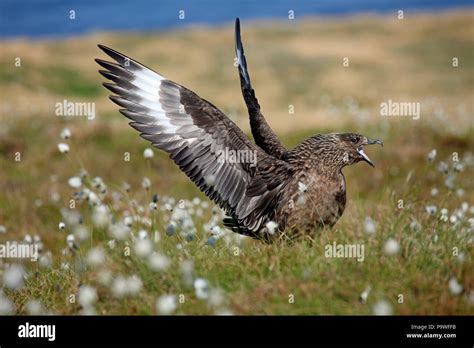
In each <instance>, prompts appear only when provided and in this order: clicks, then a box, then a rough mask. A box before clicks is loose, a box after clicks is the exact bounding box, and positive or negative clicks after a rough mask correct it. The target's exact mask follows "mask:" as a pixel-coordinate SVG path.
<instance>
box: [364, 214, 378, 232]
mask: <svg viewBox="0 0 474 348" xmlns="http://www.w3.org/2000/svg"><path fill="white" fill-rule="evenodd" d="M364 232H365V233H366V234H375V232H377V225H376V224H375V221H374V220H373V219H372V218H371V217H370V216H367V217H366V218H365V220H364Z"/></svg>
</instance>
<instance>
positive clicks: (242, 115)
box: [0, 11, 474, 314]
mask: <svg viewBox="0 0 474 348" xmlns="http://www.w3.org/2000/svg"><path fill="white" fill-rule="evenodd" d="M472 15H473V13H472V11H468V12H464V13H457V12H452V13H444V14H436V15H422V14H419V15H416V16H412V15H410V16H407V18H406V19H405V20H402V21H400V20H397V19H396V18H391V17H369V16H364V17H351V18H343V19H335V20H322V19H318V18H314V19H312V18H308V19H305V20H304V21H302V22H280V23H265V22H259V23H243V40H244V45H245V49H246V55H247V59H248V61H249V68H250V74H251V77H252V83H253V85H254V87H255V89H256V93H257V96H258V98H259V101H260V103H261V105H262V108H263V111H264V114H265V115H266V116H267V118H268V121H269V123H270V124H271V125H272V127H274V128H275V130H276V131H277V133H278V134H279V135H281V136H282V139H283V141H284V143H285V144H286V145H288V146H290V147H291V146H294V145H296V144H298V143H299V142H300V141H301V140H303V139H304V138H305V137H308V136H310V135H312V134H315V133H317V132H334V131H341V132H342V131H354V132H359V133H362V134H364V135H367V136H369V137H374V138H380V139H383V140H384V144H385V146H384V148H383V149H379V148H370V149H368V151H367V152H368V153H369V155H370V157H371V158H372V159H373V160H374V162H375V163H376V167H375V168H371V167H369V166H367V165H366V164H363V163H360V164H358V165H356V166H353V167H349V168H346V169H345V171H344V173H345V175H346V180H347V190H348V206H347V208H346V211H345V213H344V215H343V217H342V218H341V219H340V221H339V222H338V223H337V224H336V226H335V227H334V228H333V229H332V230H327V231H321V232H320V233H319V234H318V235H317V237H316V238H315V239H314V240H309V239H308V240H303V241H298V242H296V243H294V244H292V245H288V244H280V243H277V244H273V245H265V244H263V243H260V242H257V241H253V240H248V239H242V238H240V237H238V236H234V235H232V234H230V233H225V232H223V231H222V229H221V228H220V227H221V224H220V218H221V216H222V214H221V212H220V211H218V210H217V209H214V207H213V205H212V203H210V202H209V201H208V200H207V199H206V198H205V197H204V196H203V195H202V194H201V193H200V192H199V191H198V189H197V188H195V187H194V185H192V184H191V183H190V181H189V180H188V179H187V178H186V177H185V175H184V174H182V173H181V172H180V171H179V170H178V168H176V167H175V166H174V165H173V164H172V162H171V161H170V160H169V159H167V157H166V156H165V155H164V154H163V153H161V152H159V151H155V156H154V157H153V158H152V159H145V158H144V156H143V151H144V149H145V148H146V147H148V143H147V142H146V141H144V140H143V139H140V138H139V137H138V136H137V134H136V133H135V132H134V131H132V130H131V129H130V127H128V126H127V124H126V123H127V122H126V120H124V119H123V117H122V116H121V115H120V114H119V113H118V112H117V109H116V107H115V106H114V105H113V104H112V103H111V102H110V101H109V100H108V98H107V95H108V93H107V91H105V89H104V88H102V86H101V83H102V82H103V79H102V78H101V76H100V75H99V74H98V73H97V70H98V66H97V65H96V64H95V63H94V61H93V59H94V58H96V57H102V58H103V56H102V54H101V52H99V50H98V49H97V47H96V44H97V43H103V44H105V45H108V46H110V47H113V48H115V49H117V50H119V51H122V52H124V53H126V54H129V55H130V56H132V57H134V58H135V59H137V60H139V61H142V62H143V63H145V64H146V65H148V66H150V67H152V68H153V69H155V70H157V71H159V72H160V73H162V74H164V75H165V76H167V77H169V78H170V79H173V80H175V81H177V82H179V83H181V84H183V85H185V86H187V87H189V88H191V89H193V90H194V91H196V92H197V93H198V94H200V95H201V96H202V97H204V98H206V99H208V100H210V101H212V103H214V104H215V105H217V106H219V107H220V108H221V109H222V110H223V111H224V112H226V113H227V114H228V115H229V116H230V117H231V118H233V119H234V120H235V121H236V122H237V123H238V124H239V125H241V126H242V128H243V129H245V130H248V120H247V116H246V111H245V106H244V104H243V102H242V100H241V96H240V91H239V82H238V76H237V72H236V71H235V67H234V66H233V42H232V40H233V33H232V29H231V28H230V26H228V27H223V28H203V27H198V28H193V30H187V31H184V30H182V31H175V32H169V33H148V34H143V33H140V34H138V33H137V34H96V35H91V36H86V37H79V38H73V39H68V40H64V41H27V40H18V41H4V42H1V44H0V90H1V95H2V98H1V101H0V168H1V170H0V187H1V188H2V192H1V194H0V226H3V228H1V227H0V232H2V233H0V244H1V243H6V242H7V241H13V240H24V239H25V238H26V239H27V240H28V239H29V237H28V236H31V238H33V237H34V236H38V238H39V239H40V240H41V244H42V245H43V252H42V254H41V255H42V256H41V257H40V260H39V261H38V262H36V263H32V262H29V261H25V262H23V263H22V267H21V268H14V269H12V268H11V267H10V262H14V263H16V261H15V260H11V259H10V260H6V259H0V272H1V276H0V282H1V283H2V284H3V286H4V289H3V295H0V311H2V313H21V314H24V313H36V312H37V311H38V310H39V311H41V312H52V313H60V314H62V313H64V314H79V313H81V314H89V313H97V314H154V313H167V310H168V311H169V312H170V313H178V314H213V313H221V314H224V313H234V314H371V313H393V314H472V313H473V312H474V311H473V306H474V274H473V272H472V269H473V266H474V264H473V250H472V242H473V231H474V220H473V219H474V196H473V189H474V182H473V180H472V178H473V174H474V173H473V170H474V153H473V152H474V151H473V150H474V137H473V135H474V134H473V128H472V126H473V123H472V119H473V112H474V109H473V106H474V104H473V98H472V94H473V82H474V81H473V79H474V59H473V58H474V57H473V52H474V44H473V40H472V37H473V34H474V23H473V21H472ZM344 57H348V58H349V66H348V67H344V66H343V59H344ZM453 57H457V58H458V60H459V66H458V67H453V65H452V59H453ZM16 58H20V60H21V65H20V66H19V67H16V66H15V59H16ZM64 99H67V100H69V101H77V102H92V103H95V106H96V111H97V115H96V117H95V119H94V120H87V118H86V117H79V116H78V117H60V116H56V115H55V105H56V103H57V102H62V101H63V100H64ZM388 99H392V100H394V101H413V102H419V103H420V104H421V117H420V119H419V120H414V119H413V118H411V117H389V118H388V117H382V116H380V109H379V105H380V103H381V102H383V101H386V100H388ZM290 105H292V106H293V107H294V110H295V112H294V113H289V112H288V110H289V106H290ZM65 127H67V128H68V129H70V130H71V133H72V137H71V138H70V139H67V140H63V139H61V137H60V133H61V130H62V129H64V128H65ZM58 143H67V144H68V145H69V146H70V152H69V153H67V154H62V153H60V152H59V151H58V146H57V145H58ZM433 149H436V150H437V156H436V158H435V159H434V160H433V161H431V162H430V161H428V159H427V158H428V154H429V153H430V152H431V151H432V150H433ZM128 155H129V156H130V158H129V160H127V159H128ZM456 159H459V160H458V161H456ZM441 163H444V165H443V164H441ZM81 171H87V173H88V174H87V175H82V174H83V173H81ZM81 175H82V179H81V185H82V186H81V187H80V188H77V187H76V188H74V187H71V186H70V185H69V184H68V180H69V179H70V178H71V177H75V176H81ZM96 177H100V178H101V179H102V182H103V183H104V184H103V185H105V186H106V188H107V189H106V191H104V192H101V191H103V189H104V186H103V185H102V184H100V182H101V181H100V180H98V179H94V178H96ZM144 177H147V178H149V179H150V181H151V187H150V188H149V189H146V188H144V187H143V180H144ZM76 181H77V179H76ZM124 182H125V183H128V184H129V185H130V189H129V190H126V188H127V186H126V185H124ZM145 184H146V182H145ZM145 186H146V185H145ZM84 188H87V189H88V190H89V192H95V193H96V195H92V197H93V198H94V197H97V199H98V200H99V201H100V203H101V204H99V205H98V203H97V202H94V199H92V201H91V200H90V199H89V200H82V199H81V198H82V197H83V196H81V193H80V192H82V195H85V193H84V192H87V191H84ZM78 193H79V194H78ZM155 194H158V195H159V196H160V197H159V199H158V200H157V202H156V203H157V205H156V210H155V209H154V207H153V205H150V204H151V203H152V202H153V196H154V195H155ZM71 199H75V201H74V203H75V207H74V208H73V209H70V204H71V202H70V200H71ZM180 200H182V201H181V203H180ZM400 200H402V203H400ZM102 203H103V204H102ZM431 206H435V207H436V211H435V212H433V213H432V214H430V213H429V211H431V210H432V208H430V207H431ZM171 208H172V211H170V209H171ZM442 209H447V212H444V211H443V212H442ZM79 216H80V219H79ZM127 217H131V218H132V221H133V222H132V223H131V226H130V228H129V229H128V230H127V229H123V228H122V229H117V226H118V225H120V223H121V222H123V221H124V220H125V221H126V222H128V220H129V218H127ZM446 220H447V221H446ZM170 221H181V223H182V224H185V225H186V224H187V225H186V226H187V227H186V226H179V224H178V227H177V231H176V233H175V234H173V235H169V234H172V233H171V232H173V231H172V230H173V228H171V227H169V225H170ZM60 222H64V223H65V228H64V229H62V230H61V229H59V228H58V226H59V223H60ZM215 226H217V227H215ZM219 226H220V227H219ZM211 229H212V231H211ZM4 230H5V231H4ZM124 231H125V232H124ZM143 231H145V232H146V235H147V238H148V239H147V240H149V241H150V242H146V241H143V240H141V238H142V237H144V236H145V232H143ZM167 232H168V233H167ZM191 232H192V233H191ZM216 232H219V233H222V236H220V234H219V236H220V237H217V238H214V237H211V236H212V235H213V233H216ZM68 235H73V236H74V239H75V240H74V242H72V240H71V239H69V244H70V245H69V246H68V242H67V238H68ZM210 237H211V239H209V238H210ZM69 238H71V237H69ZM394 241H395V242H394ZM333 242H336V243H339V244H353V243H356V244H360V245H363V246H364V247H365V258H364V260H363V261H362V262H358V261H357V260H355V259H350V258H328V257H326V256H325V247H326V246H327V245H332V243H333ZM387 242H388V245H387ZM149 248H151V250H152V251H154V252H155V254H153V256H150V253H151V250H149ZM128 251H130V253H128ZM18 275H20V277H19V278H18V279H16V278H15V276H18ZM22 276H24V277H22ZM22 278H24V279H23V281H22ZM196 279H200V280H198V281H197V282H196ZM15 280H16V282H15ZM13 288H14V289H13ZM368 289H370V290H368ZM366 294H367V297H366V298H365V295H366ZM71 295H75V298H74V296H73V297H71ZM165 295H172V296H175V297H161V296H165ZM180 295H182V296H180ZM361 295H362V299H361V298H360V297H361ZM400 295H402V296H400ZM72 298H74V300H75V301H72ZM160 298H161V300H159V299H160ZM34 300H37V301H40V303H41V306H40V307H41V308H38V303H37V302H32V301H34ZM157 301H158V306H157ZM181 302H182V303H181ZM174 303H175V304H176V308H175V309H174V308H173V307H174V306H173V304H174ZM35 311H36V312H35Z"/></svg>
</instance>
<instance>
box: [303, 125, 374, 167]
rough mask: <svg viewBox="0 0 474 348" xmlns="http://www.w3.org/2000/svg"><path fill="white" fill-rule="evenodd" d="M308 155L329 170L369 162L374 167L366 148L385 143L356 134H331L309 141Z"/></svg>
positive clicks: (321, 135)
mask: <svg viewBox="0 0 474 348" xmlns="http://www.w3.org/2000/svg"><path fill="white" fill-rule="evenodd" d="M308 141H309V144H310V146H309V149H308V147H306V149H308V150H309V152H311V154H308V155H309V156H310V157H311V158H312V159H313V160H314V162H315V163H316V164H318V165H321V167H322V168H323V169H324V168H327V169H328V170H331V169H337V170H340V169H342V168H344V167H345V166H347V165H351V164H355V163H357V162H360V161H364V162H367V163H368V164H370V165H371V166H372V167H374V166H375V165H374V163H373V162H372V160H371V159H370V158H369V156H367V154H366V153H365V152H364V146H366V145H373V144H379V145H382V146H383V142H382V141H381V140H378V139H370V138H367V137H365V136H363V135H360V134H355V133H331V134H318V135H315V136H313V137H312V138H310V139H308Z"/></svg>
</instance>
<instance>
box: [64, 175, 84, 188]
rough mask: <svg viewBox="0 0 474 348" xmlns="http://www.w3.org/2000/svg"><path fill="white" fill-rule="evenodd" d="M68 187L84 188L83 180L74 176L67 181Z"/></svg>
mask: <svg viewBox="0 0 474 348" xmlns="http://www.w3.org/2000/svg"><path fill="white" fill-rule="evenodd" d="M67 183H68V185H69V186H71V187H72V188H75V189H77V188H80V187H81V186H82V179H81V178H80V177H78V176H72V177H70V178H69V179H68V181H67Z"/></svg>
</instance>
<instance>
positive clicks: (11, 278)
mask: <svg viewBox="0 0 474 348" xmlns="http://www.w3.org/2000/svg"><path fill="white" fill-rule="evenodd" d="M25 274H26V273H25V270H24V268H23V267H22V266H21V265H19V264H12V265H11V266H10V267H8V268H7V269H6V270H5V271H4V272H3V285H4V286H5V287H6V288H8V289H12V290H16V289H19V288H21V287H22V286H23V283H24V276H25Z"/></svg>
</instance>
